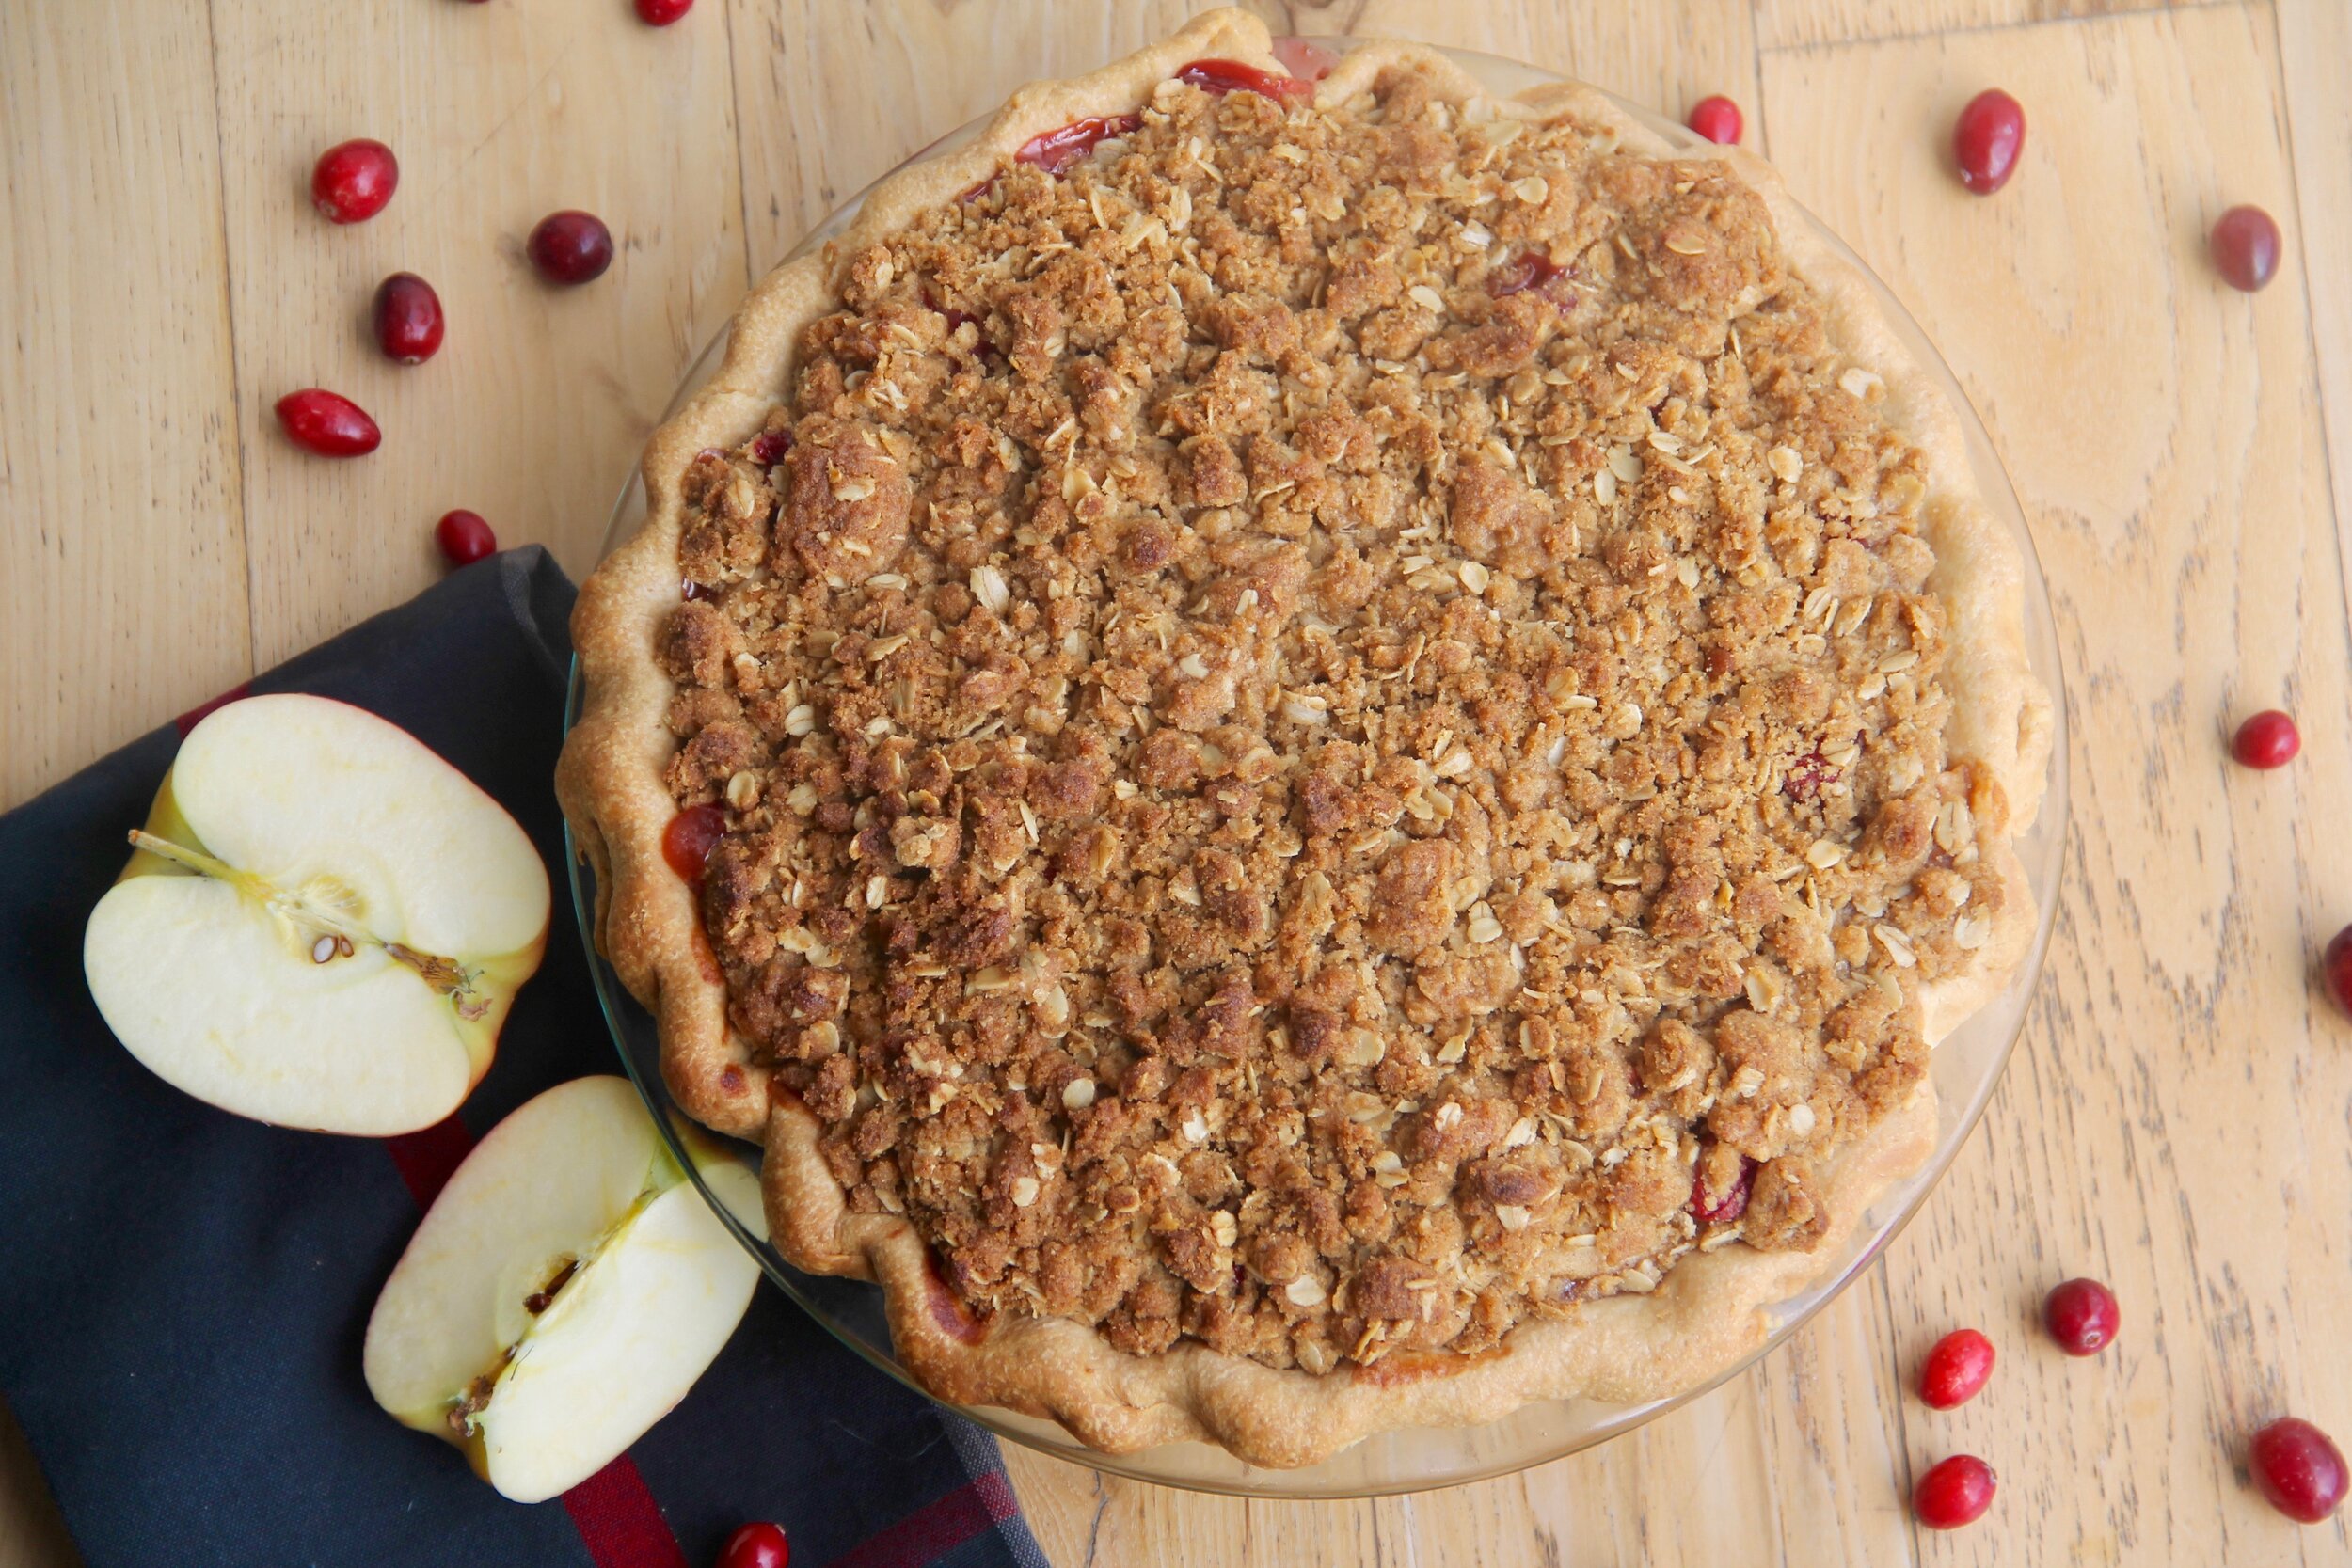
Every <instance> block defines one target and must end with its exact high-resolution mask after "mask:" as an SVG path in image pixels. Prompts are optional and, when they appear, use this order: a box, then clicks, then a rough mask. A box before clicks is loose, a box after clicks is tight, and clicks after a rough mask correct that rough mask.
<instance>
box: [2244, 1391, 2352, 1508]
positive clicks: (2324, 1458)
mask: <svg viewBox="0 0 2352 1568" xmlns="http://www.w3.org/2000/svg"><path fill="white" fill-rule="evenodd" d="M2246 1461H2247V1465H2248V1467H2249V1468H2250V1469H2251V1470H2252V1471H2253V1472H2254V1484H2255V1485H2256V1486H2258V1487H2260V1488H2261V1489H2262V1495H2263V1496H2264V1497H2267V1498H2269V1499H2270V1506H2271V1507H2273V1508H2275V1509H2277V1510H2278V1511H2279V1512H2280V1513H2283V1514H2285V1515H2286V1516H2287V1517H2288V1518H2290V1519H2293V1520H2295V1521H2296V1522H2297V1523H2299V1524H2305V1525H2319V1524H2325V1523H2326V1522H2327V1521H2328V1515H2330V1514H2332V1513H2335V1511H2336V1509H2337V1508H2338V1507H2339V1506H2340V1505H2342V1503H2343V1502H2344V1489H2345V1487H2346V1485H2347V1484H2352V1482H2347V1479H2346V1476H2345V1472H2344V1450H2343V1449H2339V1448H2337V1447H2336V1446H2335V1444H2334V1443H2332V1442H2330V1441H2329V1440H2328V1434H2327V1433H2324V1432H2322V1431H2320V1430H2319V1429H2318V1428H2317V1427H2315V1426H2313V1425H2312V1423H2311V1422H2309V1421H2305V1420H2298V1419H2296V1418H2295V1417H2293V1416H2284V1417H2281V1418H2279V1419H2278V1420H2275V1421H2273V1422H2271V1423H2270V1424H2269V1425H2268V1426H2266V1427H2265V1428H2263V1429H2262V1430H2261V1431H2260V1432H2258V1433H2254V1440H2253V1441H2252V1442H2250V1443H2249V1444H2248V1445H2247V1446H2246Z"/></svg>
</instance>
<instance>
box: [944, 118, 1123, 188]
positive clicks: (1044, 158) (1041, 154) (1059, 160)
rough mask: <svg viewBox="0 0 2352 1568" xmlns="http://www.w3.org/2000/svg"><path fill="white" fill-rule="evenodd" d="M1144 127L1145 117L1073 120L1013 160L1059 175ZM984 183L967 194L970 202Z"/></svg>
mask: <svg viewBox="0 0 2352 1568" xmlns="http://www.w3.org/2000/svg"><path fill="white" fill-rule="evenodd" d="M1142 123H1143V117H1142V116H1141V115H1089V116H1087V117H1086V118H1085V119H1073V120H1072V121H1071V122H1070V123H1069V124H1067V125H1065V126H1062V127H1061V128H1060V129H1058V130H1055V131H1046V132H1041V133H1040V134H1039V135H1034V136H1031V137H1030V138H1029V139H1028V140H1027V141H1025V142H1024V143H1022V144H1021V150H1020V151H1018V152H1016V153H1014V154H1013V156H1014V157H1015V158H1018V159H1019V160H1020V161H1021V162H1023V163H1025V164H1033V165H1035V166H1037V167H1039V168H1041V169H1043V170H1044V171H1045V172H1046V173H1048V174H1059V173H1061V172H1062V171H1063V170H1064V169H1066V168H1068V167H1069V166H1071V165H1073V164H1074V163H1076V162H1077V161H1078V160H1079V159H1081V158H1084V157H1086V156H1088V155H1089V154H1090V153H1091V152H1093V150H1095V149H1096V148H1098V147H1100V146H1102V145H1103V144H1104V142H1106V141H1109V140H1111V139H1112V138H1113V137H1115V136H1123V135H1128V134H1129V133H1131V132H1133V131H1134V130H1135V129H1136V127H1137V126H1139V125H1141V124H1142ZM987 188H988V185H987V184H986V183H983V184H981V185H979V186H977V187H976V188H975V189H974V190H973V191H969V192H966V193H965V199H966V200H969V199H971V198H972V197H973V196H974V195H977V193H978V192H979V191H983V190H986V189H987Z"/></svg>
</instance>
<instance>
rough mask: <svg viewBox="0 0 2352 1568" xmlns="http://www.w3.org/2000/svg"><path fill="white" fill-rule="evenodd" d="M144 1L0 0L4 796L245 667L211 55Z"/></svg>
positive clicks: (176, 18) (179, 16) (172, 14)
mask: <svg viewBox="0 0 2352 1568" xmlns="http://www.w3.org/2000/svg"><path fill="white" fill-rule="evenodd" d="M139 9H141V10H143V11H146V12H151V13H152V14H151V15H135V14H127V13H128V12H129V10H130V8H125V9H124V12H123V13H117V12H113V11H110V10H105V9H103V8H101V9H99V10H93V11H89V12H82V11H79V10H74V11H69V10H68V9H66V8H59V7H55V6H13V5H11V6H0V302H5V304H6V307H7V324H6V326H5V329H0V594H5V599H4V600H0V659H5V661H6V663H5V665H4V666H0V672H4V673H0V807H5V806H8V805H12V804H14V803H15V802H16V801H18V800H23V799H24V797H25V796H27V795H30V794H32V793H33V792H34V791H35V790H36V789H39V788H40V786H42V785H43V784H49V783H52V782H53V781H55V780H56V779H59V778H62V777H64V776H65V775H66V774H67V773H69V772H72V770H73V769H74V768H79V767H81V766H82V765H83V764H84V763H86V762H87V761H89V760H90V758H92V757H94V756H97V755H98V754H100V753H101V752H105V751H107V750H108V749H110V748H112V747H114V746H116V745H119V744H120V743H121V742H123V741H125V740H128V739H130V738H131V737H132V736H135V735H138V734H139V733H141V732H142V731H144V730H146V729H148V728H149V727H151V726H152V725H154V724H156V723H158V722H160V721H163V720H165V719H167V718H168V717H170V716H171V715H172V714H173V713H176V712H179V711H181V710H182V709H184V708H187V707H189V706H192V705H195V704H197V703H199V702H201V701H203V700H204V699H205V698H207V697H209V696H211V695H212V694H213V693H214V692H215V691H217V690H219V689H221V688H222V687H225V686H230V685H233V684H234V683H235V682H237V681H239V680H242V679H244V678H245V677H246V675H248V674H250V673H252V671H253V664H252V649H251V646H250V642H249V641H248V636H247V630H246V626H247V616H246V557H245V537H244V530H243V515H242V503H241V500H240V491H239V484H238V465H237V451H236V447H237V405H236V397H235V387H234V382H233V379H232V377H233V371H232V367H231V365H230V336H229V300H228V293H227V290H226V289H225V287H224V286H223V264H222V254H223V244H222V232H221V221H220V134H219V127H218V125H217V123H216V121H215V108H214V95H213V75H212V66H211V59H212V50H211V45H210V42H209V41H208V40H207V37H206V34H205V30H204V18H203V13H202V11H201V10H200V9H191V8H187V7H183V6H172V5H158V4H148V5H146V6H144V7H141V8H139ZM161 235H167V236H169V237H170V238H169V243H167V244H158V243H156V242H155V237H156V236H161Z"/></svg>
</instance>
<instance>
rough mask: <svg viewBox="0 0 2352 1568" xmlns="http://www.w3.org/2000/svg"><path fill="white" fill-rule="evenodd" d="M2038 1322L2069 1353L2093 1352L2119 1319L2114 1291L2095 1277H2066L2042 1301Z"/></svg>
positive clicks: (2102, 1344)
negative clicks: (2040, 1316)
mask: <svg viewBox="0 0 2352 1568" xmlns="http://www.w3.org/2000/svg"><path fill="white" fill-rule="evenodd" d="M2120 1323H2122V1310H2121V1309H2120V1308H2119V1307H2117V1306H2116V1305H2115V1292H2114V1291H2110V1290H2108V1289H2107V1288H2106V1286H2104V1285H2102V1284H2100V1283H2099V1282H2098V1281H2097V1280H2095V1279H2070V1280H2068V1281H2067V1282H2066V1283H2065V1284H2063V1285H2061V1286H2059V1287H2058V1289H2057V1290H2055V1291H2051V1292H2050V1294H2049V1297H2048V1298H2047V1299H2046V1300H2044V1301H2043V1302H2042V1324H2043V1326H2045V1327H2047V1328H2048V1329H2049V1331H2050V1338H2053V1339H2056V1340H2057V1341H2058V1349H2060V1350H2062V1351H2064V1352H2065V1353H2066V1354H2069V1355H2096V1354H2099V1353H2100V1352H2101V1351H2103V1350H2105V1349H2106V1348H2107V1343H2108V1341H2109V1340H2111V1339H2113V1338H2115V1330H2116V1328H2117V1326H2118V1325H2119V1324H2120Z"/></svg>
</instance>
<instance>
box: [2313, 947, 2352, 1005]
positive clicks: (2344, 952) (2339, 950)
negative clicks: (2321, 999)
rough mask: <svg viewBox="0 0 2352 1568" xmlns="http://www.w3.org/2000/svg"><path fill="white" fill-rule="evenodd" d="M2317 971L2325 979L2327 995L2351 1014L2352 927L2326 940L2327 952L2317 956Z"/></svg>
mask: <svg viewBox="0 0 2352 1568" xmlns="http://www.w3.org/2000/svg"><path fill="white" fill-rule="evenodd" d="M2319 971H2320V974H2323V975H2324V976H2326V978H2327V981H2328V995H2330V996H2332V997H2334V998H2335V999H2336V1006H2339V1007H2342V1008H2343V1009H2344V1011H2345V1012H2347V1013H2352V926H2346V927H2344V929H2343V930H2341V931H2338V932H2337V933H2336V934H2335V935H2334V936H2332V937H2329V938H2328V947H2327V951H2325V952H2323V953H2322V954H2320V956H2319Z"/></svg>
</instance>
